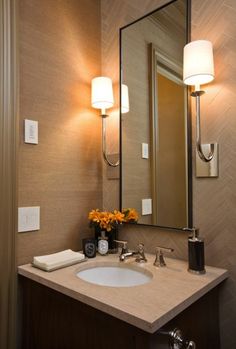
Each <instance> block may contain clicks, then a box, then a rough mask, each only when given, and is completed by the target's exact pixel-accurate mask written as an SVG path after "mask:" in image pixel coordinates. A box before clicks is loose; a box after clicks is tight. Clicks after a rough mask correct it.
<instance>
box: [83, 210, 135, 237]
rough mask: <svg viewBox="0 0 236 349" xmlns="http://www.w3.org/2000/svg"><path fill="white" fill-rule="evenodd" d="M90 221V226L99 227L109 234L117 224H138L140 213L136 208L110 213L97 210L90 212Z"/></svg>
mask: <svg viewBox="0 0 236 349" xmlns="http://www.w3.org/2000/svg"><path fill="white" fill-rule="evenodd" d="M88 219H89V221H90V226H93V227H98V228H100V229H103V230H106V231H107V232H109V231H111V230H112V229H113V228H115V227H116V225H117V224H122V223H124V222H125V223H136V222H137V221H138V212H137V211H136V210H135V209H134V208H124V209H123V210H122V212H120V211H118V210H114V211H111V212H109V211H100V210H99V209H96V210H92V211H90V212H89V215H88Z"/></svg>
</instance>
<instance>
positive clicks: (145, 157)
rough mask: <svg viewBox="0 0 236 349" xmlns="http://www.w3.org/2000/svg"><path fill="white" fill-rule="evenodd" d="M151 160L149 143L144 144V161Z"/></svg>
mask: <svg viewBox="0 0 236 349" xmlns="http://www.w3.org/2000/svg"><path fill="white" fill-rule="evenodd" d="M148 158H149V150H148V143H142V159H148Z"/></svg>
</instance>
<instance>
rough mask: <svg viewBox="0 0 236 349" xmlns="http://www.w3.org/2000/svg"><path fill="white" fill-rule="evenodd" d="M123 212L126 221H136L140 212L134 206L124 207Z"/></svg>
mask: <svg viewBox="0 0 236 349" xmlns="http://www.w3.org/2000/svg"><path fill="white" fill-rule="evenodd" d="M122 212H123V213H124V215H125V222H127V223H129V222H132V223H135V222H137V221H138V219H139V215H138V212H137V211H136V210H135V209H134V208H124V209H123V210H122Z"/></svg>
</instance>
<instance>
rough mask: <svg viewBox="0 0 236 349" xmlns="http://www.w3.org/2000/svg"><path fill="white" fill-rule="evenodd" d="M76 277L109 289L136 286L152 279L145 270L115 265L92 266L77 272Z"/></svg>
mask: <svg viewBox="0 0 236 349" xmlns="http://www.w3.org/2000/svg"><path fill="white" fill-rule="evenodd" d="M76 276H77V277H78V278H80V279H82V280H84V281H87V282H90V283H92V284H96V285H100V286H110V287H131V286H138V285H143V284H146V283H148V282H149V281H151V279H152V274H151V273H150V272H149V271H147V270H142V269H141V268H139V267H136V268H133V267H130V266H116V265H108V266H104V265H102V266H93V267H90V268H88V269H84V270H81V271H79V272H77V274H76Z"/></svg>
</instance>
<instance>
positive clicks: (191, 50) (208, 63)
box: [183, 40, 214, 86]
mask: <svg viewBox="0 0 236 349" xmlns="http://www.w3.org/2000/svg"><path fill="white" fill-rule="evenodd" d="M183 75H184V76H183V80H184V83H185V84H186V85H195V86H199V85H202V84H207V83H208V82H211V81H212V80H214V60H213V47H212V43H211V42H210V41H207V40H197V41H192V42H190V43H189V44H187V45H185V47H184V74H183Z"/></svg>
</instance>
